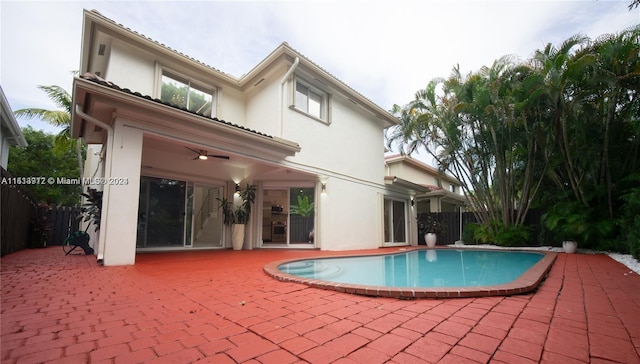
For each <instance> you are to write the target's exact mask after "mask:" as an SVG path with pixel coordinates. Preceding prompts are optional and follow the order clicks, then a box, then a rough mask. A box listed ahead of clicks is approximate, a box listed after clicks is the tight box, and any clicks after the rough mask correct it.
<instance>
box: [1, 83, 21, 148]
mask: <svg viewBox="0 0 640 364" xmlns="http://www.w3.org/2000/svg"><path fill="white" fill-rule="evenodd" d="M0 121H1V122H0V127H1V128H2V129H4V130H6V132H7V135H5V133H4V132H3V133H2V137H3V138H5V139H6V140H7V141H8V142H9V144H11V145H17V146H20V147H26V146H27V140H26V139H25V138H24V135H23V134H22V129H20V126H19V125H18V122H17V121H16V118H15V116H14V115H13V112H12V111H11V107H10V106H9V101H8V100H7V98H6V97H5V95H4V91H3V90H2V86H0Z"/></svg>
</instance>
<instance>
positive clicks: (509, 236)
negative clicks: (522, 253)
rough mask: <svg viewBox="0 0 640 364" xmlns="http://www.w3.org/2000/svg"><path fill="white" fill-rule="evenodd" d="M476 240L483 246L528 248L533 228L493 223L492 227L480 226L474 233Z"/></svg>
mask: <svg viewBox="0 0 640 364" xmlns="http://www.w3.org/2000/svg"><path fill="white" fill-rule="evenodd" d="M473 237H474V238H475V240H477V241H480V242H481V243H483V244H496V245H499V246H506V247H512V246H526V245H529V242H530V240H531V228H530V227H528V226H523V225H517V226H514V225H511V226H505V225H504V224H502V223H501V222H498V221H493V222H491V224H490V225H478V226H477V227H476V228H475V230H474V232H473Z"/></svg>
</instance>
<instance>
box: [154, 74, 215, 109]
mask: <svg viewBox="0 0 640 364" xmlns="http://www.w3.org/2000/svg"><path fill="white" fill-rule="evenodd" d="M158 73H159V76H158V88H157V98H158V99H160V98H161V96H162V79H163V77H167V78H170V79H172V80H175V81H177V82H180V83H183V84H185V85H187V87H189V92H187V100H186V104H187V106H188V105H189V99H188V96H189V94H190V90H191V89H194V90H197V91H198V92H201V93H204V94H207V95H209V96H211V113H210V114H203V115H205V116H207V117H211V118H213V117H216V115H217V111H218V107H217V105H218V94H219V90H218V87H216V86H213V85H207V84H205V83H202V82H198V81H197V80H194V79H193V78H190V77H188V76H186V75H184V74H181V73H180V72H176V71H173V70H171V69H168V68H164V67H160V69H159V72H158ZM187 109H188V107H187ZM194 112H195V111H194Z"/></svg>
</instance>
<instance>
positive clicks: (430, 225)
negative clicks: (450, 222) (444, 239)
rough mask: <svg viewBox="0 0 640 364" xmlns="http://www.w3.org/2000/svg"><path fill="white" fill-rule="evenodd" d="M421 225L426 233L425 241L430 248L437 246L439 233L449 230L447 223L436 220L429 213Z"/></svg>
mask: <svg viewBox="0 0 640 364" xmlns="http://www.w3.org/2000/svg"><path fill="white" fill-rule="evenodd" d="M420 226H421V230H422V233H423V234H424V241H425V242H426V243H427V246H428V247H430V248H431V247H434V246H436V242H437V235H438V234H444V233H445V232H446V231H447V225H446V224H444V223H443V222H441V221H438V220H436V219H435V218H434V217H433V216H431V215H428V216H427V218H426V220H425V221H423V222H422V223H421V224H420Z"/></svg>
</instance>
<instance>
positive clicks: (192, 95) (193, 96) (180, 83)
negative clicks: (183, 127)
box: [160, 72, 215, 117]
mask: <svg viewBox="0 0 640 364" xmlns="http://www.w3.org/2000/svg"><path fill="white" fill-rule="evenodd" d="M214 96H215V91H214V90H213V89H206V88H205V87H202V86H199V85H196V84H194V83H193V82H192V81H191V80H188V79H186V78H183V77H179V76H176V75H173V74H171V73H168V72H163V73H162V89H161V91H160V100H162V101H163V102H166V103H169V104H171V105H175V106H178V107H182V108H185V109H187V110H189V111H193V112H195V113H198V114H202V115H204V116H208V117H212V116H215V115H213V113H212V110H213V104H214V103H213V100H214Z"/></svg>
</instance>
